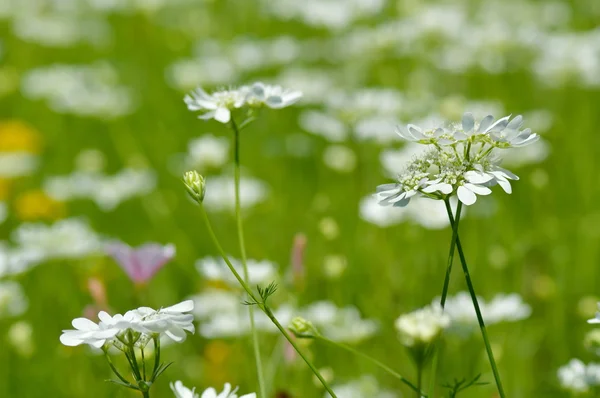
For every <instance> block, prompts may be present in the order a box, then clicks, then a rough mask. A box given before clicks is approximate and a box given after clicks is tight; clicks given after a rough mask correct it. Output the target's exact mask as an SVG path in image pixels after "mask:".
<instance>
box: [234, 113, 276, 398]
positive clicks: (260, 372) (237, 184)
mask: <svg viewBox="0 0 600 398" xmlns="http://www.w3.org/2000/svg"><path fill="white" fill-rule="evenodd" d="M230 124H231V129H232V130H233V137H234V138H233V141H234V180H235V182H234V183H235V218H236V223H237V234H238V240H239V244H240V255H241V261H242V267H243V270H244V282H246V284H248V283H249V280H250V277H249V275H248V263H247V259H246V244H245V240H244V227H243V224H242V212H241V197H240V130H239V129H238V126H237V124H236V123H235V120H234V119H233V118H231V123H230ZM248 313H249V316H250V330H251V333H252V347H253V350H254V359H255V361H256V371H257V376H258V388H259V391H260V396H261V397H263V398H266V397H267V394H266V386H265V378H264V374H263V366H262V359H261V354H260V346H259V343H258V331H257V330H256V325H255V319H254V307H253V306H251V305H250V306H248Z"/></svg>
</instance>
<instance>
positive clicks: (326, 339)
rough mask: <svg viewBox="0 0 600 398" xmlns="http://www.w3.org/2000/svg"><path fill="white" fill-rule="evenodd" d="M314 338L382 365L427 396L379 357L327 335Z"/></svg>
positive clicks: (379, 365)
mask: <svg viewBox="0 0 600 398" xmlns="http://www.w3.org/2000/svg"><path fill="white" fill-rule="evenodd" d="M313 338H314V339H317V340H321V341H324V342H326V343H329V344H331V345H333V346H336V347H338V348H341V349H343V350H346V351H348V352H350V353H352V354H354V355H356V356H359V357H361V358H364V359H366V360H367V361H369V362H371V363H373V364H375V365H377V366H378V367H380V368H381V369H383V370H385V371H386V372H387V373H389V374H391V375H392V376H394V377H395V378H397V379H398V380H400V381H401V382H402V383H404V384H406V385H407V386H408V387H410V388H411V389H412V390H413V391H415V392H416V393H418V394H419V396H426V395H425V394H424V393H423V392H422V390H421V389H420V388H418V387H417V386H415V385H414V384H413V383H411V382H410V381H409V380H407V379H406V378H405V377H404V376H402V375H401V374H400V373H398V372H396V371H395V370H394V369H392V368H390V367H389V366H387V365H385V364H384V363H382V362H380V361H378V360H377V359H375V358H373V357H372V356H370V355H367V354H365V353H364V352H360V351H358V350H356V349H354V348H352V347H350V346H349V345H346V344H343V343H338V342H337V341H333V340H330V339H328V338H327V337H325V336H321V335H316V336H314V337H313Z"/></svg>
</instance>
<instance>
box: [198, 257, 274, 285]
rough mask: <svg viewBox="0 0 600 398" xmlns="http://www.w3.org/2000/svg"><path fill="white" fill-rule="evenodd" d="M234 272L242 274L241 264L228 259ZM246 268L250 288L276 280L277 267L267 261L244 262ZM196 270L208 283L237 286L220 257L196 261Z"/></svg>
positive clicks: (250, 260)
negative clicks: (214, 282) (223, 283)
mask: <svg viewBox="0 0 600 398" xmlns="http://www.w3.org/2000/svg"><path fill="white" fill-rule="evenodd" d="M229 259H230V261H231V264H233V266H234V268H235V269H236V271H237V272H238V273H239V274H240V275H243V274H244V270H243V267H242V262H241V261H240V260H238V259H235V258H232V257H229ZM246 265H247V266H248V283H249V284H250V285H252V286H256V285H262V284H265V283H269V282H271V281H273V280H274V279H277V268H278V265H277V264H275V263H273V262H271V261H268V260H253V259H248V260H247V261H246ZM196 269H197V270H198V272H199V273H200V275H202V276H203V277H204V278H205V279H207V280H209V281H224V282H227V283H228V284H230V285H231V286H239V283H238V281H237V279H235V277H234V276H233V274H232V273H231V271H230V270H229V268H228V267H227V264H225V262H224V261H223V259H222V258H220V257H203V258H201V259H198V260H197V261H196Z"/></svg>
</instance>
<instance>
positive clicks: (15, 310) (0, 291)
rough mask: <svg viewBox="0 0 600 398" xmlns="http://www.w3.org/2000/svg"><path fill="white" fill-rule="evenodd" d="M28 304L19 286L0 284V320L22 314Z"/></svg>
mask: <svg viewBox="0 0 600 398" xmlns="http://www.w3.org/2000/svg"><path fill="white" fill-rule="evenodd" d="M0 274H1V273H0ZM28 304H29V302H28V300H27V296H25V293H24V292H23V288H22V287H21V285H19V284H18V283H17V282H13V281H4V282H0V319H3V318H7V317H13V316H19V315H21V314H23V313H24V312H25V310H27V307H28Z"/></svg>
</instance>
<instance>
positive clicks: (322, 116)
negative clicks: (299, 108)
mask: <svg viewBox="0 0 600 398" xmlns="http://www.w3.org/2000/svg"><path fill="white" fill-rule="evenodd" d="M299 123H300V126H301V127H302V128H303V129H304V130H306V131H308V132H309V133H312V134H317V135H320V136H322V137H323V138H325V139H326V140H327V141H331V142H341V141H344V140H345V139H346V137H347V135H348V133H347V131H346V126H345V125H344V123H342V122H341V121H340V120H338V119H337V118H335V117H333V116H331V115H328V114H326V113H322V112H317V111H304V112H302V113H301V114H300V120H299Z"/></svg>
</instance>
